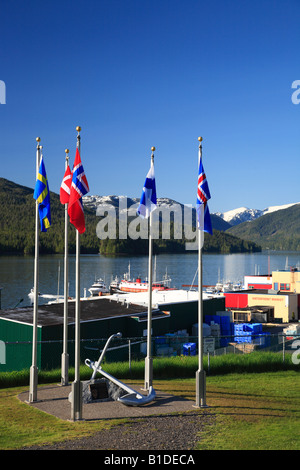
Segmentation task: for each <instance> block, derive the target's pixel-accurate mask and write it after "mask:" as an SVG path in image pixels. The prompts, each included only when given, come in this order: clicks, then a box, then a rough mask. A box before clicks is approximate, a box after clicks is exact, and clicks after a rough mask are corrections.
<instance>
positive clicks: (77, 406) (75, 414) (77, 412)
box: [71, 126, 82, 421]
mask: <svg viewBox="0 0 300 470" xmlns="http://www.w3.org/2000/svg"><path fill="white" fill-rule="evenodd" d="M76 130H77V132H78V134H77V148H78V150H79V153H80V131H81V127H80V126H77V127H76ZM75 296H76V303H75V380H74V382H73V384H72V410H71V413H72V419H73V421H76V420H80V419H82V384H81V382H80V233H79V231H78V230H77V229H76V288H75Z"/></svg>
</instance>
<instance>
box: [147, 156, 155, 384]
mask: <svg viewBox="0 0 300 470" xmlns="http://www.w3.org/2000/svg"><path fill="white" fill-rule="evenodd" d="M151 151H152V154H151V166H152V165H154V151H155V147H151ZM152 249H153V240H152V211H151V212H150V217H149V263H148V320H147V356H146V358H145V390H149V388H150V387H152V380H153V360H152V347H151V346H152V338H151V330H152Z"/></svg>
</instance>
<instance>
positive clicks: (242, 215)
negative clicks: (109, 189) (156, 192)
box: [82, 196, 300, 230]
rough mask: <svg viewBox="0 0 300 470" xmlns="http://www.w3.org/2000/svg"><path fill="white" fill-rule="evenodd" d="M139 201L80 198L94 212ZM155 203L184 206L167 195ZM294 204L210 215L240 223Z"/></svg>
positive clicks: (115, 197) (136, 206) (116, 198)
mask: <svg viewBox="0 0 300 470" xmlns="http://www.w3.org/2000/svg"><path fill="white" fill-rule="evenodd" d="M139 201H140V199H139V198H129V197H127V196H83V198H82V202H83V205H84V206H85V207H87V208H89V209H91V210H94V211H95V212H96V211H97V207H98V206H101V208H102V209H103V208H104V207H105V206H106V205H108V206H109V207H111V206H113V207H115V208H116V209H117V210H118V211H119V210H120V211H121V212H123V211H127V210H128V209H129V208H130V207H131V206H134V205H135V206H134V207H133V208H134V209H137V208H138V203H139ZM157 203H158V207H160V208H161V209H162V208H163V207H167V208H168V207H169V208H170V207H171V206H172V205H179V206H180V207H181V208H182V209H183V207H184V205H183V204H181V203H179V202H177V201H174V200H173V199H170V198H167V197H162V198H157ZM295 204H300V203H299V202H296V203H292V204H284V205H281V206H270V207H267V208H266V209H263V210H260V209H249V208H248V207H239V208H237V209H232V210H230V211H227V212H215V213H214V214H212V216H217V217H220V218H221V219H223V220H224V221H225V222H227V223H228V224H230V225H231V226H233V225H238V224H241V223H242V222H250V221H252V220H255V219H257V218H258V217H261V216H263V215H265V214H270V213H271V212H275V211H278V210H282V209H287V208H288V207H291V206H294V205H295ZM219 221H220V219H219ZM215 223H216V219H215V220H214V224H215ZM219 224H220V222H219ZM216 228H217V229H218V230H226V228H224V227H223V228H219V227H216ZM227 228H228V227H227Z"/></svg>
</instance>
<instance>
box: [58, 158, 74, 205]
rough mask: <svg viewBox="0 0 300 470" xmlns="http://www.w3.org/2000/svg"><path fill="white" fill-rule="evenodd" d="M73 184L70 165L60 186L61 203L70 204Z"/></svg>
mask: <svg viewBox="0 0 300 470" xmlns="http://www.w3.org/2000/svg"><path fill="white" fill-rule="evenodd" d="M71 184H72V172H71V170H70V167H69V165H68V166H67V168H66V171H65V174H64V177H63V180H62V182H61V185H60V192H59V196H60V202H61V203H62V204H68V202H69V199H70V192H71Z"/></svg>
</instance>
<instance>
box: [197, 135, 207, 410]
mask: <svg viewBox="0 0 300 470" xmlns="http://www.w3.org/2000/svg"><path fill="white" fill-rule="evenodd" d="M202 140H203V139H202V137H198V141H199V157H198V168H199V163H200V159H201V157H202V144H201V142H202ZM203 214H204V212H203ZM197 233H198V370H197V372H196V407H205V406H206V374H205V370H204V369H203V298H202V284H203V282H202V247H203V243H204V231H203V230H197Z"/></svg>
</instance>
